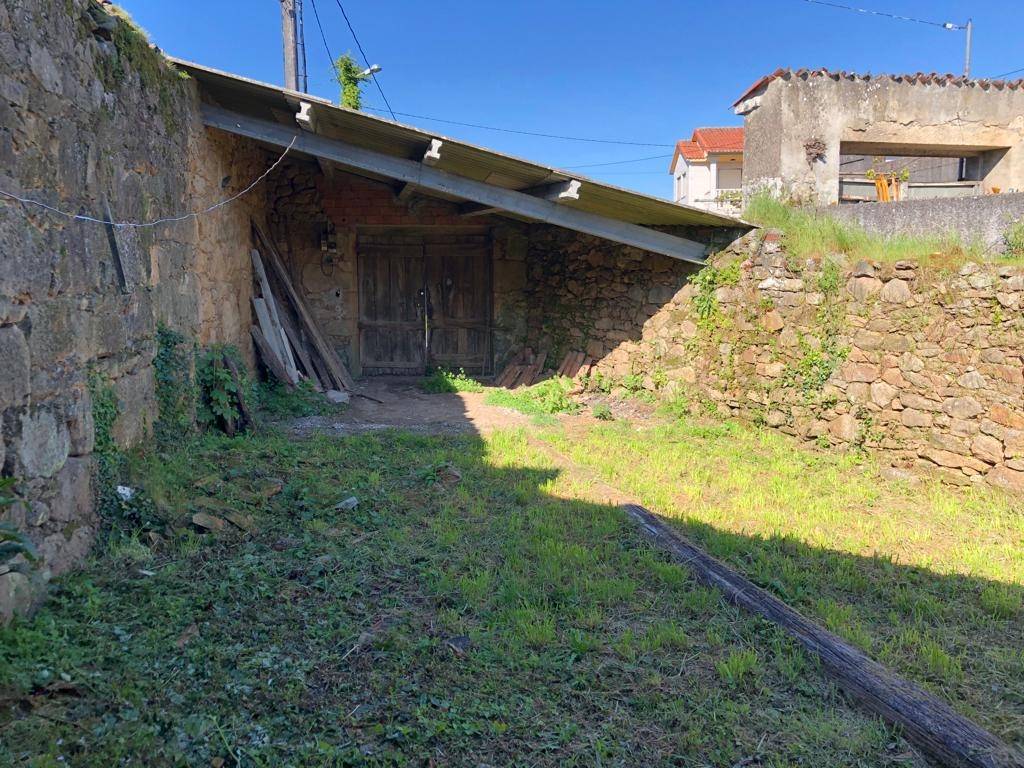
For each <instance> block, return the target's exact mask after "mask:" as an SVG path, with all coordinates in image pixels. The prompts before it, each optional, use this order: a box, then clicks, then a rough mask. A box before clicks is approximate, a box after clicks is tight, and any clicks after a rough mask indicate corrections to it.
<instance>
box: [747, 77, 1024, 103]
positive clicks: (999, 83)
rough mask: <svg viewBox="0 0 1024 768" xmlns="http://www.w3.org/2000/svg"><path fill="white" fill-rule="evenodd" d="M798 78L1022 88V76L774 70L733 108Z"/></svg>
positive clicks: (749, 89)
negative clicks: (766, 89) (772, 86)
mask: <svg viewBox="0 0 1024 768" xmlns="http://www.w3.org/2000/svg"><path fill="white" fill-rule="evenodd" d="M794 77H795V78H799V79H801V80H809V79H810V78H812V77H827V78H830V79H832V80H836V81H838V80H862V81H868V80H892V81H893V82H896V83H908V84H910V85H956V86H968V87H971V88H981V89H982V90H983V91H988V90H997V91H1001V90H1003V89H1009V90H1016V89H1018V88H1024V78H1021V79H1019V80H971V79H969V78H966V77H963V76H962V75H952V74H948V73H946V74H941V73H939V72H931V73H927V72H918V73H916V74H912V75H885V74H882V75H861V74H857V73H856V72H846V71H845V70H841V71H839V72H836V71H833V70H828V69H776V70H775V71H774V72H772V73H771V74H770V75H765V76H764V77H762V78H760V79H758V81H757V82H756V83H754V84H753V85H752V86H750V87H749V88H747V90H745V91H744V92H743V95H742V96H740V97H739V98H738V99H736V101H734V102H733V106H734V107H735V106H736V105H737V104H739V103H740V102H741V101H745V100H746V99H749V98H750V97H751V96H753V95H754V94H755V93H756V92H757V91H759V90H760V89H761V88H763V87H764V86H766V85H768V83H770V82H771V81H772V80H777V79H779V78H781V79H783V80H791V79H792V78H794Z"/></svg>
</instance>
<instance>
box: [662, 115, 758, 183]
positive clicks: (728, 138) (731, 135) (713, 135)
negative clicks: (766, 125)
mask: <svg viewBox="0 0 1024 768" xmlns="http://www.w3.org/2000/svg"><path fill="white" fill-rule="evenodd" d="M711 152H741V153H742V152H743V128H742V127H736V126H733V127H728V128H696V129H695V130H694V131H693V135H692V136H691V137H690V140H689V141H687V140H686V139H681V140H680V141H677V142H676V151H675V154H673V155H672V162H671V164H670V165H669V167H668V172H669V173H672V169H673V168H675V166H676V160H678V159H679V156H680V155H682V156H683V157H684V158H686V159H687V160H706V159H707V157H708V153H711Z"/></svg>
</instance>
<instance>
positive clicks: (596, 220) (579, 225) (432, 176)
mask: <svg viewBox="0 0 1024 768" xmlns="http://www.w3.org/2000/svg"><path fill="white" fill-rule="evenodd" d="M202 115H203V122H204V123H205V124H206V125H207V126H209V127H211V128H219V129H220V130H223V131H227V132H228V133H233V134H236V135H239V136H247V137H249V138H251V139H255V140H257V141H263V142H266V143H268V144H274V145H276V146H279V147H287V146H289V145H291V144H292V142H293V141H294V145H293V146H294V149H295V150H296V151H297V152H305V153H306V154H309V155H313V156H314V157H320V158H324V159H325V160H330V161H332V162H335V163H337V164H339V165H341V166H344V167H346V168H352V169H354V170H362V171H367V172H370V173H376V174H379V175H382V176H388V177H390V178H392V179H395V180H397V181H403V182H408V183H412V184H415V185H417V186H419V187H422V188H423V189H424V190H430V191H434V192H440V193H442V194H445V195H450V196H453V197H460V198H462V199H464V200H469V201H472V202H475V203H480V204H481V205H485V206H489V207H492V208H496V209H498V210H501V211H506V212H508V213H511V214H515V215H517V216H522V217H525V218H528V219H533V220H534V221H539V222H543V223H546V224H553V225H555V226H559V227H564V228H565V229H571V230H574V231H576V232H583V233H586V234H589V235H594V236H596V237H601V238H604V239H606V240H611V241H613V242H617V243H622V244H624V245H631V246H633V247H635V248H641V249H643V250H645V251H651V252H653V253H661V254H664V255H665V256H671V257H672V258H675V259H680V260H682V261H689V262H692V263H695V264H704V256H705V255H706V253H707V250H708V248H707V246H706V245H705V244H703V243H699V242H696V241H694V240H689V239H687V238H684V237H678V236H676V235H670V234H668V233H666V232H659V231H658V230H655V229H649V228H647V227H643V226H640V225H639V224H633V223H632V222H627V221H621V220H619V219H612V218H609V217H607V216H601V215H598V214H596V213H591V212H590V211H583V210H579V209H577V208H572V207H570V206H567V205H562V204H559V203H557V202H553V201H551V200H547V199H545V198H543V197H536V196H534V195H528V194H525V193H523V192H519V191H516V190H511V189H504V188H502V187H497V186H494V185H493V184H487V183H486V182H483V181H477V180H476V179H470V178H467V177H465V176H459V175H457V174H454V173H449V172H448V171H443V170H441V169H439V168H432V167H431V166H429V165H427V164H425V163H422V162H416V161H415V160H409V159H407V158H404V157H395V156H394V155H388V154H385V153H383V152H377V151H374V150H372V149H366V148H365V147H359V146H356V145H354V144H349V143H347V142H345V141H341V140H340V139H333V138H328V137H326V136H320V135H317V134H313V133H308V132H305V131H300V132H299V133H298V134H296V132H295V130H294V128H291V129H290V128H287V127H286V126H283V125H280V124H278V123H275V122H272V121H270V120H263V119H260V118H257V117H252V116H250V115H244V114H241V113H238V112H232V111H230V110H226V109H224V108H222V107H217V106H214V105H212V104H203V105H202ZM435 141H436V142H437V143H438V146H436V147H435V146H434V142H435ZM431 148H432V149H436V150H437V154H438V155H439V153H440V140H437V139H434V140H432V141H431Z"/></svg>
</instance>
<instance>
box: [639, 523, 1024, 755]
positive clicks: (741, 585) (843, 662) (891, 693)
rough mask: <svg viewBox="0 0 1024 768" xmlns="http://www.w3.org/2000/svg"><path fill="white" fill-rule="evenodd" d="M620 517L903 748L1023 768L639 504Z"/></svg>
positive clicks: (937, 702)
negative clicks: (774, 630)
mask: <svg viewBox="0 0 1024 768" xmlns="http://www.w3.org/2000/svg"><path fill="white" fill-rule="evenodd" d="M623 509H624V510H625V512H626V514H627V515H629V516H630V517H631V518H632V519H633V520H634V522H636V524H637V525H638V526H639V528H640V530H641V532H642V533H643V534H644V535H645V536H646V537H647V538H648V539H650V540H651V541H652V542H654V543H655V544H656V545H657V546H658V547H660V548H661V549H663V550H664V551H665V552H667V553H668V554H669V555H670V556H671V557H672V559H673V560H675V561H676V562H678V563H680V564H682V565H684V566H685V567H686V568H688V569H689V570H690V571H691V572H692V573H693V575H694V577H695V578H696V579H697V580H698V581H700V582H701V583H703V584H707V585H708V586H712V587H715V588H717V589H718V590H720V591H721V592H722V594H723V595H724V596H725V598H726V599H727V600H728V601H729V602H731V603H734V604H736V605H738V606H739V607H740V608H743V609H745V610H747V611H749V612H750V613H756V614H757V615H759V616H763V617H764V618H766V619H768V621H771V622H772V623H774V624H776V625H778V626H779V627H780V628H781V629H783V630H784V631H785V632H787V633H788V634H789V635H791V636H792V637H793V638H794V639H795V640H796V641H797V642H798V643H799V644H800V645H802V646H803V647H804V649H806V650H807V651H808V652H809V653H812V654H814V655H815V656H817V657H818V658H819V659H820V660H821V664H822V666H823V667H824V669H825V671H826V672H827V673H828V674H829V675H830V676H831V677H833V678H834V679H835V680H836V681H837V682H838V683H839V685H840V686H842V687H843V689H844V690H845V691H846V692H847V693H849V694H850V695H851V696H853V697H854V698H856V699H858V700H859V701H860V702H861V704H863V705H864V707H865V708H867V709H868V710H870V711H871V712H874V713H875V714H877V715H880V716H881V717H882V718H883V719H885V720H886V721H888V722H889V723H892V724H894V725H898V726H899V727H900V728H901V729H902V731H903V734H904V735H905V736H906V737H907V740H908V741H909V742H910V743H912V744H914V745H915V746H917V747H919V748H920V749H922V750H924V751H925V752H927V753H928V754H929V755H930V756H932V757H933V758H935V759H937V760H938V761H940V762H941V763H942V764H943V765H947V766H955V767H956V768H1022V766H1024V755H1022V754H1021V753H1020V752H1019V751H1017V750H1016V749H1013V748H1012V747H1010V746H1009V745H1007V744H1005V743H1004V742H1002V741H1000V740H999V739H998V738H997V737H995V736H994V735H992V734H991V733H989V732H988V731H986V730H985V729H984V728H982V727H981V726H979V725H977V724H976V723H974V722H972V721H971V720H968V719H967V718H966V717H964V716H963V715H961V714H959V713H957V712H955V711H954V710H953V708H952V707H950V706H949V705H948V704H946V703H945V702H944V701H942V700H941V699H939V698H937V697H936V696H933V695H932V694H930V693H928V692H927V691H925V690H924V689H923V688H920V687H919V686H917V685H915V684H914V683H912V682H910V681H908V680H904V679H902V678H900V677H897V676H896V675H895V674H893V672H892V671H890V670H889V669H888V668H886V667H884V666H882V665H881V664H879V663H878V662H877V661H875V660H873V659H871V658H870V657H868V656H867V655H866V654H865V653H864V652H863V651H861V650H860V649H859V648H855V647H854V646H852V645H850V643H848V642H846V641H845V640H843V639H842V638H841V637H839V636H837V635H834V634H832V633H831V632H829V631H828V630H826V629H824V628H822V627H821V626H819V625H818V624H815V623H814V622H813V621H809V620H808V619H806V618H804V617H803V616H802V615H801V614H800V613H798V612H797V611H795V610H793V609H792V608H790V607H789V606H788V605H786V604H785V603H784V602H782V601H781V600H779V599H778V598H777V597H775V596H774V595H771V594H769V593H768V592H766V591H764V590H763V589H761V588H760V587H758V586H755V585H754V584H753V583H752V582H750V581H749V580H747V579H746V578H744V577H743V576H741V575H739V574H738V573H736V572H735V571H733V570H732V569H731V568H729V567H728V566H727V565H725V564H724V563H721V562H719V561H718V560H716V559H715V558H713V557H711V555H709V554H707V553H706V552H704V551H703V550H702V549H700V548H698V547H696V546H694V545H693V544H691V543H690V542H689V541H687V540H686V539H685V538H683V537H682V536H681V535H680V534H678V533H677V532H676V531H674V530H673V529H672V528H671V527H670V526H669V525H668V523H666V522H665V521H663V520H662V519H661V518H659V517H657V516H656V515H654V514H653V513H652V512H650V511H649V510H647V509H644V508H643V507H641V506H639V505H637V504H625V505H623Z"/></svg>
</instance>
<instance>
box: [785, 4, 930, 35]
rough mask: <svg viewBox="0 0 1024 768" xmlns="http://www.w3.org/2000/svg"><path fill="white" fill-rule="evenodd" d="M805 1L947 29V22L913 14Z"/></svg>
mask: <svg viewBox="0 0 1024 768" xmlns="http://www.w3.org/2000/svg"><path fill="white" fill-rule="evenodd" d="M804 2H805V3H810V4H811V5H824V6H827V7H829V8H838V9H839V10H843V11H853V12H854V13H863V14H867V15H869V16H884V17H885V18H887V19H895V20H897V21H912V22H915V23H917V24H927V25H928V26H930V27H941V28H942V29H947V28H948V27H947V26H946V22H942V21H928V20H927V19H915V18H914V17H913V16H902V15H900V14H898V13H888V12H886V11H872V10H871V9H869V8H855V7H854V6H852V5H842V4H840V3H830V2H827V0H804Z"/></svg>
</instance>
